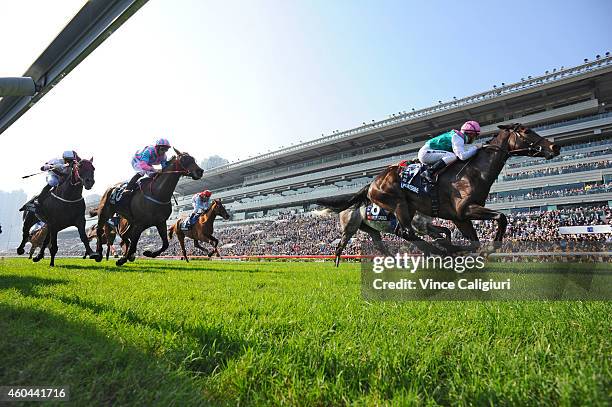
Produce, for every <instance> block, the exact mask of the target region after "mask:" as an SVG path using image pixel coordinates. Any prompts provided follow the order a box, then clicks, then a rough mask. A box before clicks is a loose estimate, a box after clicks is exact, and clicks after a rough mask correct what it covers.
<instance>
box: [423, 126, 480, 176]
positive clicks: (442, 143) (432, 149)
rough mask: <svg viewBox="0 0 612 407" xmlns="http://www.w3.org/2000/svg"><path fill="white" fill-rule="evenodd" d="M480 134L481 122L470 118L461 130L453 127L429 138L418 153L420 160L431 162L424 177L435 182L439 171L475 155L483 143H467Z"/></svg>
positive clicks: (426, 162)
mask: <svg viewBox="0 0 612 407" xmlns="http://www.w3.org/2000/svg"><path fill="white" fill-rule="evenodd" d="M479 134H480V124H478V122H475V121H474V120H470V121H467V122H465V123H464V124H463V126H461V130H455V129H453V130H450V131H447V132H446V133H442V134H440V135H439V136H437V137H434V138H432V139H430V140H428V141H427V142H426V143H425V145H424V146H423V147H421V149H420V150H419V154H418V157H419V161H421V162H422V163H423V164H429V167H428V168H427V170H425V172H423V178H425V179H426V180H427V181H428V182H430V183H434V182H435V181H436V173H437V172H439V171H441V170H442V169H444V168H445V167H446V166H448V165H450V164H452V163H454V162H455V161H457V159H459V160H462V161H465V160H468V159H470V158H471V157H472V156H474V155H475V154H476V153H477V152H478V150H479V149H480V148H482V143H477V144H474V145H472V146H466V144H470V143H472V142H473V141H474V140H475V139H476V136H478V135H479Z"/></svg>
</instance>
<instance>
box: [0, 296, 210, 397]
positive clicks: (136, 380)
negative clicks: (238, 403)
mask: <svg viewBox="0 0 612 407" xmlns="http://www.w3.org/2000/svg"><path fill="white" fill-rule="evenodd" d="M0 332H2V338H3V339H2V340H0V354H2V355H3V356H2V359H3V360H2V364H0V383H3V384H5V385H30V386H31V385H34V384H38V385H43V384H44V385H52V386H66V385H68V386H70V392H69V393H70V401H72V402H73V403H74V404H77V405H115V404H122V405H172V404H174V405H202V404H205V400H203V398H202V397H203V393H202V389H201V388H200V387H199V386H198V385H197V383H196V382H195V381H194V380H193V377H190V376H189V375H187V374H186V373H184V372H180V371H175V370H173V369H172V368H171V367H170V365H169V364H168V363H166V362H165V361H164V360H159V359H156V358H155V357H153V356H151V355H148V354H145V353H144V352H142V351H141V350H140V349H137V348H135V347H134V346H129V345H126V344H125V343H121V342H119V341H118V340H115V339H113V338H112V337H109V335H108V334H107V333H104V332H101V331H99V330H98V329H97V328H96V327H95V326H94V325H93V324H91V323H88V322H84V321H79V322H75V321H73V320H72V318H71V320H68V319H66V318H64V317H63V316H60V315H56V314H53V313H50V312H48V311H46V310H43V309H41V308H37V307H35V306H34V305H33V306H13V305H7V304H3V303H0Z"/></svg>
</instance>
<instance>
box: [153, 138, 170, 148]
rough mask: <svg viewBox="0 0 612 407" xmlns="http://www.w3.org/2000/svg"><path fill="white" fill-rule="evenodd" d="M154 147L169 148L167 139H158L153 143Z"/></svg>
mask: <svg viewBox="0 0 612 407" xmlns="http://www.w3.org/2000/svg"><path fill="white" fill-rule="evenodd" d="M155 147H167V148H170V142H169V141H168V139H165V138H160V139H159V140H157V141H156V142H155Z"/></svg>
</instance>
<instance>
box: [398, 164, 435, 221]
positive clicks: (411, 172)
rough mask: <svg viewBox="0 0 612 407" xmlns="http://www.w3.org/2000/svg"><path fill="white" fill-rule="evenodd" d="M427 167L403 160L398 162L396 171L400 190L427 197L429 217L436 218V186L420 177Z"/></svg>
mask: <svg viewBox="0 0 612 407" xmlns="http://www.w3.org/2000/svg"><path fill="white" fill-rule="evenodd" d="M427 167H428V166H427V165H426V164H422V163H420V162H418V161H408V160H403V161H401V162H399V163H398V165H397V168H398V169H397V170H398V173H399V177H400V188H402V189H407V190H409V191H411V192H414V193H415V194H417V195H422V196H427V197H429V199H431V215H432V216H433V217H436V216H437V215H438V212H439V210H440V199H439V195H438V184H431V183H429V182H427V180H426V179H425V178H423V176H422V175H421V174H422V173H423V172H424V171H425V170H426V169H427Z"/></svg>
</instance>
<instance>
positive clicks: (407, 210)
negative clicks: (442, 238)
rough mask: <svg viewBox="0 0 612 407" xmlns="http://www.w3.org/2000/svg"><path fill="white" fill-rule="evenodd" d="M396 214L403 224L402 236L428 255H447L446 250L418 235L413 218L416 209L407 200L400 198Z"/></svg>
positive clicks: (401, 224)
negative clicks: (413, 225) (413, 226)
mask: <svg viewBox="0 0 612 407" xmlns="http://www.w3.org/2000/svg"><path fill="white" fill-rule="evenodd" d="M394 213H395V216H396V217H397V220H398V222H399V223H400V226H401V237H402V238H403V239H405V240H407V241H409V242H411V243H412V244H414V245H415V246H416V247H418V248H419V249H420V250H421V251H422V252H423V254H424V255H426V256H428V255H431V254H438V255H445V254H446V251H444V250H441V249H439V248H437V247H436V246H434V245H432V244H430V243H428V242H426V241H425V240H423V239H421V238H420V237H419V236H417V234H416V232H415V231H414V229H413V228H412V218H413V217H414V213H415V211H414V210H413V209H412V208H411V207H410V205H408V203H407V202H406V201H405V200H400V201H399V202H398V204H397V206H396V208H395V211H394Z"/></svg>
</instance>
